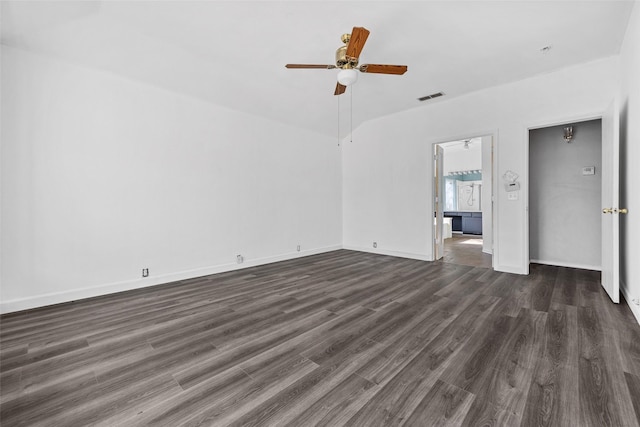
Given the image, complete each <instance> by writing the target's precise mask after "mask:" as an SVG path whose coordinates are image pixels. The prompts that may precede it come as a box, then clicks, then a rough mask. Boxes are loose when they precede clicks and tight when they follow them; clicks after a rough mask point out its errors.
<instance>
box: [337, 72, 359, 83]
mask: <svg viewBox="0 0 640 427" xmlns="http://www.w3.org/2000/svg"><path fill="white" fill-rule="evenodd" d="M357 80H358V72H357V71H356V70H354V69H353V68H349V69H346V70H340V71H339V72H338V83H340V84H341V85H343V86H350V85H352V84H354V83H355V82H356V81H357Z"/></svg>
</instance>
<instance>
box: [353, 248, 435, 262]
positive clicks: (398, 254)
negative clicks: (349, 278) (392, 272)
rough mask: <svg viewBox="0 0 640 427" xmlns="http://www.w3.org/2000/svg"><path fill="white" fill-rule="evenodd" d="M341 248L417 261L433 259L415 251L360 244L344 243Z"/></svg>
mask: <svg viewBox="0 0 640 427" xmlns="http://www.w3.org/2000/svg"><path fill="white" fill-rule="evenodd" d="M342 248H343V249H348V250H350V251H358V252H368V253H371V254H378V255H388V256H395V257H399V258H409V259H417V260H419V261H433V258H429V257H428V256H426V255H424V254H416V253H412V252H402V251H389V250H384V249H377V248H375V249H374V248H363V247H360V246H350V245H344V246H343V247H342Z"/></svg>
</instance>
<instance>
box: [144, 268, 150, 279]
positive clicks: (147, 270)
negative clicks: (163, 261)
mask: <svg viewBox="0 0 640 427" xmlns="http://www.w3.org/2000/svg"><path fill="white" fill-rule="evenodd" d="M142 277H149V269H148V268H143V269H142Z"/></svg>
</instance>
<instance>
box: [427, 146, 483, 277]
mask: <svg viewBox="0 0 640 427" xmlns="http://www.w3.org/2000/svg"><path fill="white" fill-rule="evenodd" d="M433 185H434V200H433V202H434V211H435V212H434V242H433V243H434V258H435V259H436V260H440V261H441V262H446V263H452V264H458V265H469V266H473V267H484V268H492V267H493V256H492V255H493V136H492V135H485V136H474V137H470V138H464V139H458V140H452V141H446V142H440V143H436V144H434V178H433Z"/></svg>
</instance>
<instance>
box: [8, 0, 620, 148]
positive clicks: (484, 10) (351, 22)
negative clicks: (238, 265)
mask: <svg viewBox="0 0 640 427" xmlns="http://www.w3.org/2000/svg"><path fill="white" fill-rule="evenodd" d="M1 4H2V11H1V12H2V43H3V44H6V45H10V46H16V47H21V48H24V49H28V50H32V51H36V52H42V53H46V54H49V55H53V56H56V57H60V58H63V59H66V60H69V61H72V62H75V63H80V64H84V65H87V66H90V67H95V68H100V69H105V70H109V71H112V72H114V73H117V74H120V75H123V76H127V77H129V78H132V79H135V80H141V81H145V82H148V83H151V84H154V85H157V86H160V87H163V88H166V89H169V90H173V91H177V92H181V93H185V94H188V95H191V96H194V97H197V98H200V99H203V100H207V101H210V102H213V103H216V104H219V105H222V106H226V107H228V108H231V109H235V110H240V111H244V112H247V113H250V114H254V115H259V116H263V117H267V118H270V119H273V120H277V121H281V122H286V123H290V124H294V125H296V126H300V127H304V128H307V129H310V130H313V131H317V132H321V133H324V134H327V135H331V136H336V135H337V132H338V117H340V128H341V131H342V132H341V133H342V134H345V133H346V132H347V131H348V128H350V127H351V126H350V122H349V120H350V113H349V111H348V108H347V107H348V106H349V103H350V99H351V94H350V91H349V90H348V91H347V93H345V94H344V95H342V96H340V97H336V96H334V95H333V90H334V88H335V75H336V73H337V71H336V70H288V69H285V68H284V64H286V63H318V64H333V63H334V54H335V50H336V49H337V48H338V47H339V46H340V45H341V42H340V35H341V34H342V33H345V32H350V30H351V28H352V27H353V26H364V27H366V28H367V29H369V30H370V31H371V35H370V36H369V39H368V41H367V43H366V46H365V48H364V50H363V53H362V54H361V57H360V63H361V64H364V63H367V62H369V63H382V64H405V65H408V67H409V70H408V72H407V73H406V74H405V75H404V76H388V75H377V74H360V76H359V79H358V82H357V84H356V85H355V86H353V94H352V96H353V127H354V128H355V127H357V126H358V125H359V124H360V123H362V122H363V121H366V120H371V119H373V118H376V117H380V116H383V115H387V114H392V113H395V112H399V111H403V110H407V109H410V108H415V107H420V106H422V105H425V104H428V103H436V102H446V100H447V99H451V98H452V97H455V96H460V95H462V94H465V93H469V92H471V91H475V90H479V89H482V88H486V87H490V86H494V85H497V84H501V83H505V82H510V81H515V80H520V79H523V78H526V77H529V76H533V75H536V74H540V73H545V72H549V71H552V70H555V69H559V68H562V67H566V66H569V65H572V64H576V63H581V62H586V61H591V60H594V59H597V58H602V57H606V56H610V55H614V54H617V53H618V51H619V48H620V44H621V42H622V39H623V37H624V32H625V29H626V26H627V20H628V17H629V14H630V11H631V9H632V6H633V1H515V0H512V1H481V0H475V1H454V0H447V1H405V2H401V1H334V2H329V1H253V2H248V1H237V0H236V1H228V2H227V1H224V2H223V1H93V2H90V1H83V2H56V1H47V2H27V1H19V2H10V1H3V2H2V3H1ZM547 45H551V46H552V49H551V50H550V51H549V52H548V53H546V54H542V53H541V52H540V49H541V48H542V47H544V46H547ZM438 91H442V92H445V93H446V96H444V97H442V98H439V99H436V100H432V101H427V102H426V103H419V102H418V101H417V100H416V98H418V97H420V96H424V95H428V94H431V93H434V92H438Z"/></svg>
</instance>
